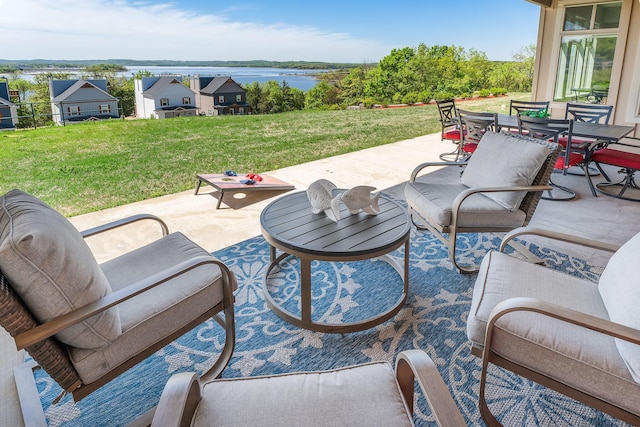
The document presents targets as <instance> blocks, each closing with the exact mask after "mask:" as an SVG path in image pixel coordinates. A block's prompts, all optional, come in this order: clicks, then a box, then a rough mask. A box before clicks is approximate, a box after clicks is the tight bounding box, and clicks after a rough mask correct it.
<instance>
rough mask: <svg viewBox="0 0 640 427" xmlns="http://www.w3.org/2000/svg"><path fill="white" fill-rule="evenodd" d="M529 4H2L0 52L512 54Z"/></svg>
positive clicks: (183, 56)
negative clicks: (415, 50) (446, 50)
mask: <svg viewBox="0 0 640 427" xmlns="http://www.w3.org/2000/svg"><path fill="white" fill-rule="evenodd" d="M539 13H540V7H539V6H537V5H534V4H533V3H530V2H528V1H525V0H457V1H455V2H454V1H447V0H445V1H442V0H395V1H389V0H385V1H379V0H340V1H338V0H323V1H314V0H299V1H293V0H291V1H285V0H268V1H266V0H263V1H257V0H245V1H242V0H240V1H233V0H226V1H217V0H159V1H148V0H0V40H2V41H3V42H2V44H1V45H0V58H1V59H10V60H20V59H52V60H55V59H68V60H72V59H73V60H75V59H79V60H82V59H85V60H86V59H136V60H152V59H164V60H187V61H189V60H190V61H198V60H201V61H215V60H221V61H224V60H257V59H260V60H269V61H322V62H343V63H345V62H350V63H371V62H377V61H379V60H380V59H382V58H384V57H385V56H387V55H388V54H389V53H390V52H391V50H392V49H401V48H404V47H417V46H418V44H420V43H425V44H426V45H427V46H433V45H447V46H450V45H455V46H461V47H463V48H465V49H475V50H478V51H481V52H484V53H486V54H487V57H488V58H489V59H490V60H510V59H512V58H513V55H514V54H517V53H519V52H520V51H521V49H522V48H523V47H524V46H527V45H530V44H535V42H536V38H537V27H538V17H539Z"/></svg>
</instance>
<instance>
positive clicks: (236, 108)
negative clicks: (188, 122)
mask: <svg viewBox="0 0 640 427" xmlns="http://www.w3.org/2000/svg"><path fill="white" fill-rule="evenodd" d="M190 82H191V89H193V90H194V91H195V93H196V105H197V106H198V108H199V109H200V112H201V113H202V114H206V115H207V116H217V115H220V114H251V106H250V105H249V104H248V103H247V92H246V91H245V90H244V89H243V88H242V86H240V85H239V84H238V83H236V82H234V81H233V79H232V78H231V77H201V76H193V77H192V78H191V81H190Z"/></svg>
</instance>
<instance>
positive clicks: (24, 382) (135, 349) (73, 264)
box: [0, 190, 237, 425]
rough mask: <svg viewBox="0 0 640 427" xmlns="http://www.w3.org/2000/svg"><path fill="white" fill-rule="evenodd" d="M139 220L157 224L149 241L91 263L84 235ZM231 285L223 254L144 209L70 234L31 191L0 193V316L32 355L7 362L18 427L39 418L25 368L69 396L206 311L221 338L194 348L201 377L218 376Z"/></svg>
mask: <svg viewBox="0 0 640 427" xmlns="http://www.w3.org/2000/svg"><path fill="white" fill-rule="evenodd" d="M140 222H145V223H150V224H157V225H158V226H159V227H158V228H159V231H160V232H161V233H158V234H159V237H158V239H156V240H153V241H152V242H149V243H148V244H146V245H144V246H141V247H139V248H137V249H134V250H132V251H130V252H126V253H123V254H122V255H120V256H117V257H116V258H113V259H111V260H109V261H106V262H103V263H101V264H98V262H97V261H96V259H95V257H94V256H93V254H92V252H91V250H90V249H89V246H88V245H87V243H86V242H85V240H84V239H85V238H87V237H91V236H98V235H100V236H101V237H104V233H108V232H109V231H111V230H114V229H117V228H121V227H133V226H134V224H139V223H140ZM116 243H117V242H116ZM236 288H237V282H236V279H235V275H234V274H233V273H232V272H231V271H230V270H229V269H228V268H227V267H226V265H225V264H224V263H223V262H221V261H220V260H218V259H217V258H215V257H214V256H212V255H211V254H210V253H209V252H207V251H206V250H204V249H203V248H201V247H200V246H198V245H196V244H195V243H193V242H192V241H191V240H189V239H188V238H187V237H186V236H185V235H183V234H182V233H179V232H174V233H169V232H168V228H167V226H166V224H165V223H164V222H163V221H162V220H161V219H160V218H157V217H155V216H153V215H146V214H140V215H134V216H132V217H128V218H125V219H121V220H118V221H115V222H112V223H109V224H105V225H101V226H98V227H95V228H92V229H90V230H87V231H85V232H79V231H78V230H77V229H76V228H75V227H74V226H73V225H72V224H71V223H70V222H69V221H68V220H67V219H66V218H65V217H64V216H62V215H61V214H59V213H58V212H57V211H55V210H54V209H52V208H51V207H50V206H48V205H47V204H45V203H44V202H42V201H41V200H39V199H38V198H36V197H34V196H32V195H30V194H27V193H25V192H23V191H20V190H11V191H9V192H8V193H7V194H5V195H4V196H2V197H0V324H1V325H2V327H4V328H5V329H6V330H7V332H9V334H10V335H11V336H12V337H13V339H14V341H15V344H16V348H17V349H18V350H26V352H28V353H29V355H30V356H31V358H32V359H33V360H27V361H26V362H24V363H23V364H21V365H19V366H17V367H16V368H15V369H14V372H15V379H16V388H17V391H18V397H19V399H20V405H21V409H22V414H23V418H24V421H25V425H46V421H45V416H44V413H43V411H42V405H41V404H40V399H39V396H38V392H37V389H36V383H35V379H34V376H33V373H32V370H33V369H36V368H38V367H40V368H42V369H44V370H45V371H46V372H47V373H48V374H49V376H50V377H51V378H52V380H53V381H55V382H56V383H58V385H59V386H60V387H61V388H62V390H64V393H70V394H71V395H72V397H73V400H74V401H76V402H77V401H79V400H80V399H83V398H84V397H86V396H87V395H89V394H90V393H93V392H94V391H96V390H97V389H99V388H100V387H102V386H104V385H105V384H107V383H109V382H110V381H112V380H114V379H115V378H116V377H118V376H119V375H120V374H122V373H124V372H125V371H127V370H128V369H130V368H132V367H133V366H135V365H137V364H139V363H141V362H143V361H144V360H145V359H146V358H148V357H149V356H151V355H153V354H154V353H155V352H157V351H158V350H160V349H162V348H163V347H165V346H166V345H167V344H169V343H171V342H172V341H174V340H175V339H177V338H179V337H180V336H182V335H184V334H186V333H187V332H189V331H191V330H193V329H194V328H196V327H197V326H198V325H200V324H202V323H203V322H205V321H208V320H209V319H213V320H215V321H216V322H217V323H218V324H219V325H220V326H222V327H223V328H224V330H225V340H224V343H213V342H210V343H209V345H208V346H207V347H203V350H206V351H207V352H210V354H211V364H210V366H209V367H207V370H206V372H205V373H204V374H203V377H204V378H215V377H217V376H219V375H220V373H221V372H222V370H223V369H224V368H225V367H226V366H227V363H228V362H229V360H230V358H231V356H232V354H233V350H234V346H235V321H234V319H235V318H234V296H233V292H234V291H235V289H236ZM222 314H223V316H221V315H222ZM144 381H153V378H151V377H148V378H147V377H145V378H144Z"/></svg>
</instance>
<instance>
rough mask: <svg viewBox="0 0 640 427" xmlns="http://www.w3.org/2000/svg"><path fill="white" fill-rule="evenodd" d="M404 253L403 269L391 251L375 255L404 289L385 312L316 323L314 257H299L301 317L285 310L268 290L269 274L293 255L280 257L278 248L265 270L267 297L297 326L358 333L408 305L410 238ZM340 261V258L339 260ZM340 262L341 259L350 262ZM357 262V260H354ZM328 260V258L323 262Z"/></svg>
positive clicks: (270, 304)
mask: <svg viewBox="0 0 640 427" xmlns="http://www.w3.org/2000/svg"><path fill="white" fill-rule="evenodd" d="M404 250H405V253H404V268H402V267H401V266H400V265H399V264H398V263H397V262H396V261H395V260H394V259H393V258H391V257H390V256H389V255H388V254H385V255H380V256H377V257H374V258H378V259H381V260H384V261H385V262H387V263H388V264H389V265H390V266H391V267H393V269H394V270H396V271H397V272H398V274H399V275H400V277H401V278H402V279H403V291H402V295H401V296H400V298H399V299H398V301H397V302H396V303H395V304H393V306H392V307H391V308H389V309H388V310H386V311H384V312H383V313H379V314H377V315H375V316H372V317H369V318H367V319H364V320H361V321H358V322H351V323H317V322H314V321H313V319H312V315H311V261H313V260H312V259H307V258H298V259H299V261H300V279H301V283H300V286H301V288H300V295H301V301H300V307H301V315H300V316H298V315H296V314H293V313H291V312H289V311H287V310H285V309H284V308H283V307H282V306H281V305H280V304H278V303H277V302H276V301H275V299H274V298H273V296H272V295H271V293H270V292H269V286H268V283H269V276H270V274H271V272H272V271H273V270H274V269H276V268H278V267H279V266H280V263H281V262H282V261H283V260H284V259H286V258H288V257H294V255H290V254H288V253H282V254H281V255H280V256H278V257H275V248H274V247H273V246H272V247H271V264H270V265H269V268H268V269H267V271H266V273H265V279H264V297H265V300H266V301H267V305H268V306H269V308H270V309H271V310H273V312H274V313H276V314H277V315H278V316H279V317H280V318H282V319H283V320H285V321H287V322H289V323H291V324H292V325H295V326H298V327H300V328H304V329H309V330H312V331H315V332H327V333H334V334H341V333H347V332H358V331H364V330H366V329H369V328H372V327H374V326H376V325H379V324H381V323H384V322H386V321H387V320H389V319H391V318H392V317H393V316H394V315H395V314H396V313H398V312H399V311H400V309H401V308H402V306H403V305H404V304H405V302H406V300H407V296H408V294H409V241H408V240H407V241H406V242H405V248H404ZM336 261H338V260H336ZM348 261H349V260H346V261H339V262H348ZM352 261H356V260H352ZM323 262H328V261H323Z"/></svg>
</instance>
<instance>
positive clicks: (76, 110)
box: [67, 105, 80, 116]
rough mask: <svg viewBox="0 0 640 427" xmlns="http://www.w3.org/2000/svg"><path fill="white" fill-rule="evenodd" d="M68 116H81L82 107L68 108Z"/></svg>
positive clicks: (73, 106)
mask: <svg viewBox="0 0 640 427" xmlns="http://www.w3.org/2000/svg"><path fill="white" fill-rule="evenodd" d="M67 114H69V115H70V116H79V115H80V107H79V106H78V105H70V106H68V107H67Z"/></svg>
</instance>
